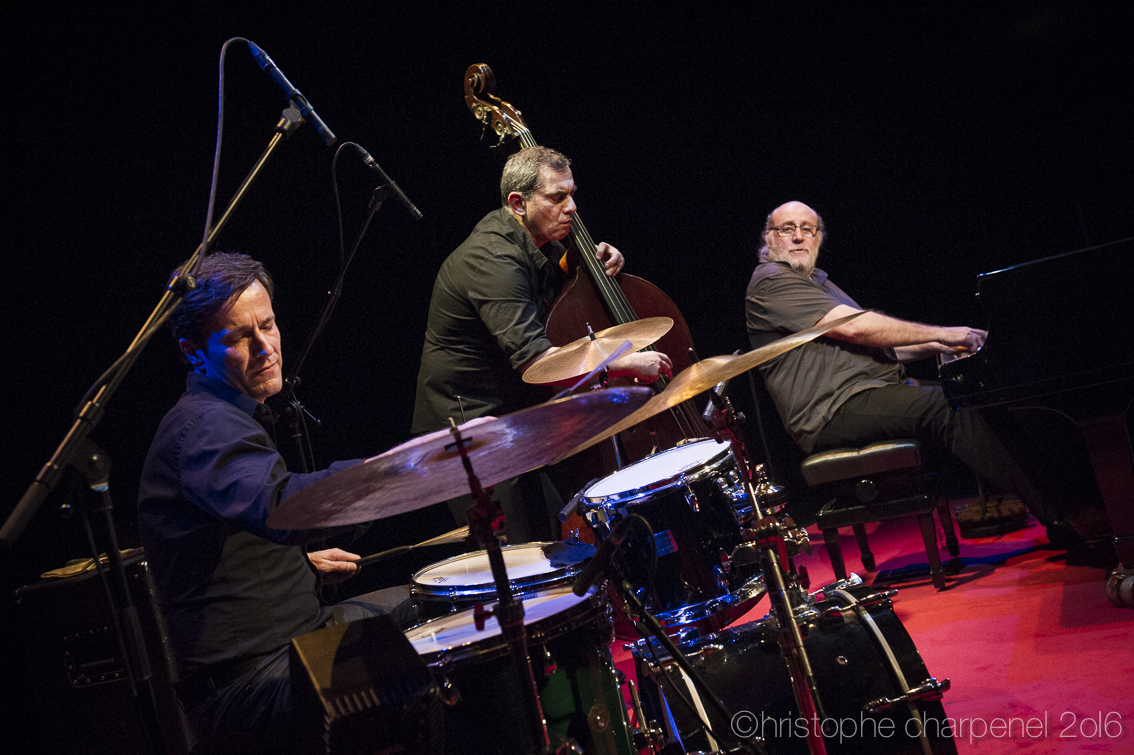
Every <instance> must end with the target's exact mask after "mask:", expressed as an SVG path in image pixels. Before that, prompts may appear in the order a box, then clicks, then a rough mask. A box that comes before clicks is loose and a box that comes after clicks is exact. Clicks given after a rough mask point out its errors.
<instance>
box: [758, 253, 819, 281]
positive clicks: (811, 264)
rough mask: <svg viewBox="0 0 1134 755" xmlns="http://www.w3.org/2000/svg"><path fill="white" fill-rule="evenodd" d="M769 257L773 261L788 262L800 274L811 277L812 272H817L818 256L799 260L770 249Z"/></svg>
mask: <svg viewBox="0 0 1134 755" xmlns="http://www.w3.org/2000/svg"><path fill="white" fill-rule="evenodd" d="M768 259H769V260H771V261H772V262H786V263H788V266H790V267H791V269H792V270H794V271H796V272H797V273H799V274H800V275H805V276H807V277H808V278H810V277H811V274H812V273H814V272H815V259H816V258H814V257H813V258H811V259H809V260H807V261H806V262H798V261H794V260H792V259H791V258H790V257H787V256H784V255H780V254H777V253H775V252H773V251H771V250H769V251H768Z"/></svg>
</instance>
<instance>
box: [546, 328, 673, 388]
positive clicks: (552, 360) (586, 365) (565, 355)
mask: <svg viewBox="0 0 1134 755" xmlns="http://www.w3.org/2000/svg"><path fill="white" fill-rule="evenodd" d="M672 327H673V320H672V319H671V318H669V317H647V318H644V319H642V320H634V321H632V322H628V323H624V324H622V325H615V326H613V327H610V328H607V329H606V330H600V331H599V332H598V333H592V334H589V335H585V336H583V337H582V338H580V339H579V340H577V341H572V342H571V343H569V344H567V345H566V346H563V347H561V348H560V349H558V350H557V351H555V352H554V353H552V354H549V355H548V356H546V357H544V358H543V359H541V360H539V361H538V362H536V363H535V364H533V365H532V366H531V367H529V368H528V369H527V370H526V371H525V372H524V382H525V383H537V384H542V383H558V382H559V381H561V380H570V379H571V378H574V377H579V376H580V375H586V374H587V373H588V372H591V371H592V370H594V369H595V368H596V367H598V366H599V365H601V364H602V363H603V361H604V360H607V359H609V358H610V356H611V355H612V354H613V353H614V351H615V350H616V349H617V348H618V347H619V346H621V345H622V344H623V343H624V342H625V341H629V342H630V351H638V350H639V349H644V348H646V347H647V346H649V345H650V344H652V343H654V342H655V341H657V340H658V339H659V338H661V337H662V336H664V335H665V334H666V333H668V332H669V330H670V328H672Z"/></svg>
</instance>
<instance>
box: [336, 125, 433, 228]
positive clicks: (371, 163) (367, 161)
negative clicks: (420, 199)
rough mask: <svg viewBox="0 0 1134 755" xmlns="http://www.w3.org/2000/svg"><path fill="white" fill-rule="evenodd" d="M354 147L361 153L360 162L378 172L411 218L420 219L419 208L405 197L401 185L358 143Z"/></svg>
mask: <svg viewBox="0 0 1134 755" xmlns="http://www.w3.org/2000/svg"><path fill="white" fill-rule="evenodd" d="M351 144H354V142H351ZM354 148H355V149H357V150H358V154H360V155H362V164H363V165H365V166H366V167H367V168H370V170H372V171H374V172H375V173H377V174H378V177H379V178H381V179H382V181H383V182H384V183H385V184H386V185H387V186H389V187H390V191H392V192H394V196H395V197H397V198H398V201H399V202H401V203H402V204H404V205H405V206H406V209H407V210H409V212H410V215H413V219H414V220H421V210H419V209H417V208H416V207H414V204H413V202H411V201H409V197H407V196H406V194H405V192H404V191H402V187H400V186H398V185H397V184H396V183H394V179H392V178H390V177H389V176H387V175H386V171H384V170H382V166H381V165H379V164H378V161H377V160H375V159H374V158H373V157H371V156H370V153H369V152H367V151H366V150H364V149H363V148H362V147H360V146H359V145H357V144H354Z"/></svg>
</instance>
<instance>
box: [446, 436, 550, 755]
mask: <svg viewBox="0 0 1134 755" xmlns="http://www.w3.org/2000/svg"><path fill="white" fill-rule="evenodd" d="M450 422H452V420H450ZM450 433H452V436H453V447H455V449H456V451H457V453H458V454H459V456H460V459H461V465H462V466H463V467H464V470H465V475H466V477H467V479H468V486H469V491H470V492H471V493H472V498H473V503H472V504H471V505H470V506H469V510H468V515H467V519H468V523H469V530H470V531H471V532H472V533H473V534H474V535H476V537H477V539H478V540H480V542H481V543H482V544H483V545H484V547H485V549H486V550H487V551H488V563H489V565H490V566H491V567H492V576H493V578H494V580H495V582H496V595H497V603H496V607H495V608H494V609H492V610H487V611H486V610H485V609H484V604H483V603H477V604H476V609H475V614H474V617H475V621H476V627H477V629H478V630H483V629H484V620H485V618H486V616H495V617H496V622H497V624H499V625H500V633H501V635H502V636H503V637H504V640H505V642H506V643H507V645H508V650H509V652H510V654H511V656H512V664H513V666H514V667H515V673H516V675H517V680H518V682H519V687H518V689H519V690H520V691H521V697H522V698H523V701H524V704H525V707H526V709H527V716H526V718H527V725H528V727H529V733H530V735H531V742H532V744H534V745H535V748H536V749H537V750H541V749H542V750H543V751H544V752H547V751H549V746H550V744H551V739H550V737H549V736H548V733H547V722H546V721H545V719H544V717H543V709H542V706H541V705H540V699H539V688H538V687H537V685H536V680H535V674H534V671H533V669H532V660H531V655H530V654H529V653H528V644H527V636H526V633H525V630H524V604H523V602H522V601H520V600H517V599H515V598H514V597H513V595H512V586H511V585H510V584H509V582H508V572H507V569H506V567H505V565H504V555H503V554H502V553H501V552H500V540H499V539H498V538H497V536H496V533H495V532H494V531H493V525H494V524H495V525H500V524H502V522H501V519H502V518H503V512H502V511H501V509H500V505H499V504H498V503H496V501H495V500H494V499H493V498H492V496H490V495H489V494H488V493H487V492H485V490H484V488H483V487H482V486H481V483H480V480H479V479H478V478H477V476H476V473H475V472H474V471H473V465H472V461H471V460H470V458H469V453H468V449H467V448H466V440H465V438H464V437H463V436H462V435H461V431H460V430H459V429H458V428H457V426H456V423H453V427H452V428H451V429H450Z"/></svg>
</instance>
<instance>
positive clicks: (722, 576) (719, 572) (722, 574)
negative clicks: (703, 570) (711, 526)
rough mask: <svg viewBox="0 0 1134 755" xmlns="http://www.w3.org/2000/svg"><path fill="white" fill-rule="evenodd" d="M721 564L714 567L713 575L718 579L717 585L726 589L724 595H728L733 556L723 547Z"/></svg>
mask: <svg viewBox="0 0 1134 755" xmlns="http://www.w3.org/2000/svg"><path fill="white" fill-rule="evenodd" d="M720 559H721V563H720V566H714V567H713V575H714V576H715V577H716V579H717V587H719V588H721V589H722V590H724V593H725V594H724V597H726V598H727V597H728V588H729V581H728V578H729V575H730V574H731V573H732V557H731V556H729V555H728V553H727V552H726V551H725V550H724V549H723V548H722V549H721V552H720Z"/></svg>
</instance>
